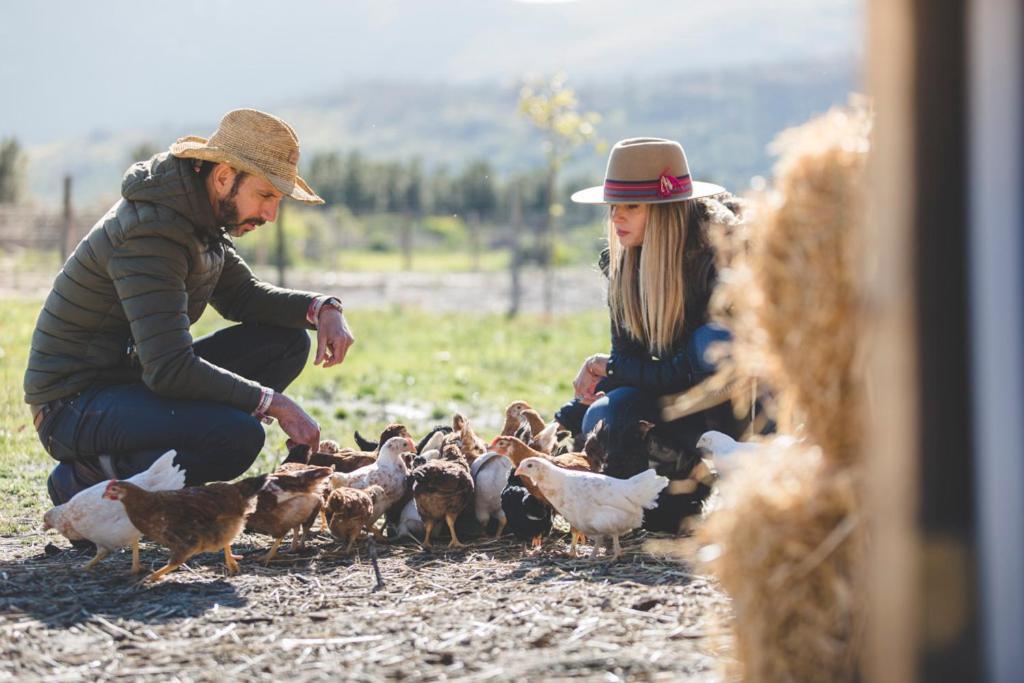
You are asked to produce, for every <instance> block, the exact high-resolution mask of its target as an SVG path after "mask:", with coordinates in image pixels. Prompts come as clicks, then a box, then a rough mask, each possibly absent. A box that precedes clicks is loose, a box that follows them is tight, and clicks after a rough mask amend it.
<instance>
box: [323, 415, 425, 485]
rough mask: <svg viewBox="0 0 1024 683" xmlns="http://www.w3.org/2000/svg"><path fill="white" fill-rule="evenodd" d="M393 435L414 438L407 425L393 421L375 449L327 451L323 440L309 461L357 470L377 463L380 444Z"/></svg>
mask: <svg viewBox="0 0 1024 683" xmlns="http://www.w3.org/2000/svg"><path fill="white" fill-rule="evenodd" d="M393 436H404V437H406V438H408V439H410V440H411V439H412V435H410V434H409V430H408V429H406V427H405V425H403V424H398V423H393V424H389V425H388V426H387V427H385V428H384V431H382V432H381V433H380V441H378V442H377V447H376V448H375V449H373V450H366V451H360V450H357V449H355V448H331V449H330V451H329V452H325V451H326V449H325V448H324V442H321V443H320V452H319V453H314V454H313V455H311V456H310V458H309V461H308V462H309V464H310V465H324V466H326V467H333V468H334V471H335V472H346V473H347V472H355V471H356V470H358V469H359V468H360V467H366V466H367V465H372V464H373V463H375V462H376V461H377V456H378V455H379V454H380V444H382V443H387V440H388V439H390V438H391V437H393ZM331 443H332V444H333V445H334V446H335V447H336V446H337V444H335V443H334V442H331Z"/></svg>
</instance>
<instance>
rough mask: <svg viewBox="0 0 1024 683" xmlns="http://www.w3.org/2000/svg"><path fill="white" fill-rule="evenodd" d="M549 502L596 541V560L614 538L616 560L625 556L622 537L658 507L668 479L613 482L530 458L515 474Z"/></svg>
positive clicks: (647, 474) (650, 476)
mask: <svg viewBox="0 0 1024 683" xmlns="http://www.w3.org/2000/svg"><path fill="white" fill-rule="evenodd" d="M516 474H517V475H518V476H520V477H528V478H529V479H530V480H531V481H533V483H534V484H535V485H536V486H537V487H538V488H540V490H541V491H542V492H543V493H544V495H545V496H547V498H548V500H549V501H551V504H552V505H553V506H554V508H555V510H556V511H557V512H558V514H560V515H562V516H563V517H565V519H566V521H568V522H569V524H570V525H571V526H572V527H573V528H574V529H578V530H579V531H581V532H583V533H584V534H586V535H587V536H591V537H593V538H594V541H595V542H594V549H593V551H592V553H591V556H594V555H596V553H597V549H598V547H599V546H600V545H601V541H602V539H603V538H604V537H605V536H611V537H612V542H613V545H614V552H615V554H614V556H613V557H612V559H617V558H618V557H619V556H620V555H621V554H622V548H621V547H620V546H619V536H621V535H622V534H625V533H626V532H628V531H631V530H633V529H636V528H637V527H639V526H640V525H641V524H642V523H643V518H644V510H645V509H652V508H654V507H655V506H656V505H657V499H658V494H659V493H660V492H661V490H662V489H663V488H665V487H666V486H668V479H666V478H665V477H661V476H658V474H657V473H655V472H654V470H644V471H643V472H641V473H640V474H638V475H636V476H634V477H631V478H629V479H615V478H613V477H609V476H606V475H603V474H597V473H595V472H580V471H575V470H565V469H562V468H560V467H557V466H556V465H555V464H554V463H552V462H550V461H549V460H547V459H545V458H536V457H531V458H527V459H525V460H523V461H522V462H521V463H519V466H518V467H517V468H516Z"/></svg>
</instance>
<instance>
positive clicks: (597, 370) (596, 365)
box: [572, 354, 608, 405]
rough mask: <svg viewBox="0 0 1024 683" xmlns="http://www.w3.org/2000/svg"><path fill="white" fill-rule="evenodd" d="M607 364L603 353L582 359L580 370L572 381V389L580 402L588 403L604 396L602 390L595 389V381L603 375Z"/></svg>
mask: <svg viewBox="0 0 1024 683" xmlns="http://www.w3.org/2000/svg"><path fill="white" fill-rule="evenodd" d="M602 359H603V360H602ZM607 365H608V357H607V356H605V355H604V354H595V355H593V356H591V357H590V358H587V359H586V360H585V361H583V365H582V366H581V367H580V371H579V372H578V373H577V374H576V379H574V380H573V382H572V388H573V391H575V393H576V398H577V400H579V402H580V403H582V404H584V405H590V404H591V403H593V402H594V401H596V400H597V399H599V398H601V397H602V396H604V392H603V391H598V390H597V383H598V382H600V381H601V378H602V377H604V376H605V374H606V373H605V369H606V366H607Z"/></svg>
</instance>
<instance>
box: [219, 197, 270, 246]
mask: <svg viewBox="0 0 1024 683" xmlns="http://www.w3.org/2000/svg"><path fill="white" fill-rule="evenodd" d="M236 194H237V193H236V192H232V193H231V194H229V195H228V196H227V197H225V198H224V199H220V200H218V201H217V209H218V210H219V212H220V220H221V224H222V225H223V226H224V228H225V229H226V230H227V232H228V234H229V235H231V236H232V237H240V236H241V235H242V234H243V232H242V230H241V228H242V226H243V225H245V224H247V223H249V224H252V226H253V227H259V226H261V225H263V224H264V223H266V221H265V220H263V219H262V218H259V217H257V216H252V217H249V218H246V219H244V220H243V219H239V217H238V203H237V202H236V201H235V195H236Z"/></svg>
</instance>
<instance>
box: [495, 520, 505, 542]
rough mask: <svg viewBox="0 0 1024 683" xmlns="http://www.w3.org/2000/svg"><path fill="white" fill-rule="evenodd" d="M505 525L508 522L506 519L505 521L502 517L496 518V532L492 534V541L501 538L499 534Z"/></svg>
mask: <svg viewBox="0 0 1024 683" xmlns="http://www.w3.org/2000/svg"><path fill="white" fill-rule="evenodd" d="M506 524H508V520H507V519H505V518H503V517H499V518H498V531H497V532H495V534H494V539H495V540H497V539H499V538H501V532H502V531H504V530H505V525H506Z"/></svg>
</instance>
